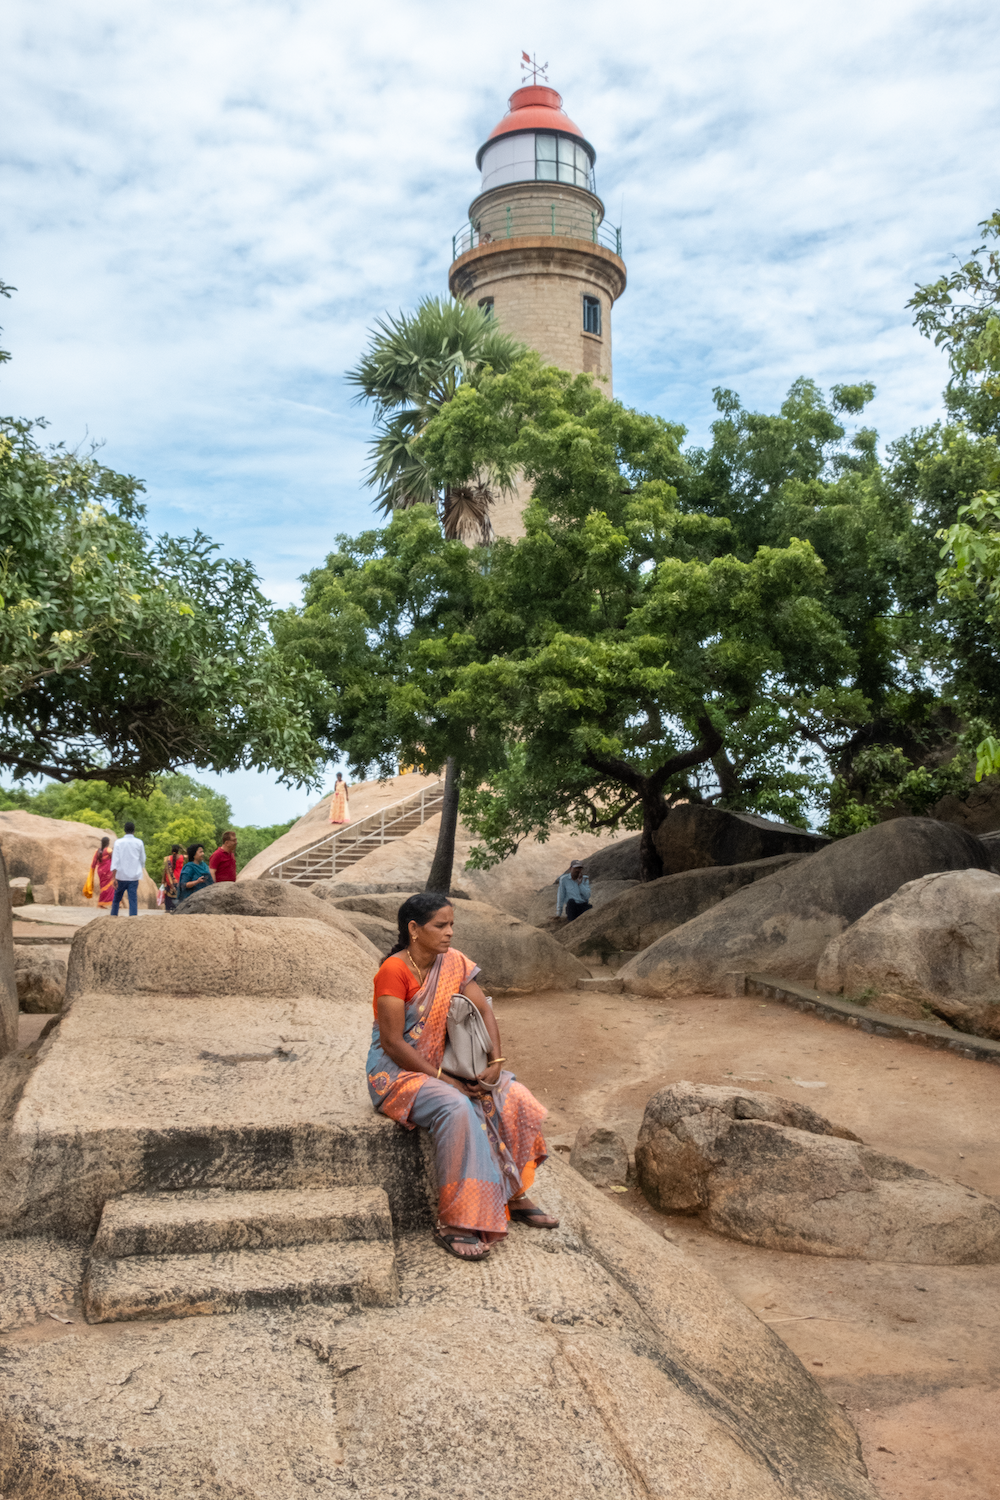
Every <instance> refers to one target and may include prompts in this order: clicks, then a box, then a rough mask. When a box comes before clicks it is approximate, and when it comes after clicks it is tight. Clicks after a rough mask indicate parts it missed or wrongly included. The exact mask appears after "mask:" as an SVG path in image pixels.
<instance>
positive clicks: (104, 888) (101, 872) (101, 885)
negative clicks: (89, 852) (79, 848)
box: [90, 836, 115, 907]
mask: <svg viewBox="0 0 1000 1500" xmlns="http://www.w3.org/2000/svg"><path fill="white" fill-rule="evenodd" d="M110 844H111V840H110V839H109V838H108V837H107V836H105V837H104V838H103V839H101V847H100V848H99V849H98V851H97V853H96V854H95V855H94V857H93V859H92V860H91V861H90V874H91V879H92V880H93V881H94V882H95V884H96V885H97V904H98V906H99V907H110V905H111V903H112V901H113V900H114V898H115V877H114V876H113V875H112V873H111V849H110V847H109V846H110Z"/></svg>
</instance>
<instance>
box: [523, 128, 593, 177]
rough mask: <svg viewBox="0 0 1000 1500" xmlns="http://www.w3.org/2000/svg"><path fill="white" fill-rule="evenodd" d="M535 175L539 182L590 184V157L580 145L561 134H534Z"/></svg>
mask: <svg viewBox="0 0 1000 1500" xmlns="http://www.w3.org/2000/svg"><path fill="white" fill-rule="evenodd" d="M535 177H536V179H537V180H538V181H539V182H570V183H572V184H573V186H574V187H582V188H585V187H589V186H590V157H589V156H588V155H587V153H586V151H585V150H584V149H583V147H582V146H578V145H577V144H576V142H575V141H571V140H568V139H566V137H565V136H561V135H536V136H535Z"/></svg>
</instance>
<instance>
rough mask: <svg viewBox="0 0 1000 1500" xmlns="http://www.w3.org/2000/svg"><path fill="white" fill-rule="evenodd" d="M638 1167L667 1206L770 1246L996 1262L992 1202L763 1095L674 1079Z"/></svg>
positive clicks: (998, 1216) (999, 1234)
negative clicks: (676, 1081)
mask: <svg viewBox="0 0 1000 1500" xmlns="http://www.w3.org/2000/svg"><path fill="white" fill-rule="evenodd" d="M635 1165H636V1174H637V1176H638V1179H639V1184H640V1186H641V1187H642V1190H643V1192H644V1193H645V1194H646V1197H647V1198H648V1199H649V1201H650V1202H651V1203H653V1204H654V1205H655V1206H656V1207H657V1208H659V1209H662V1210H663V1211H664V1212H668V1213H669V1212H680V1213H699V1214H700V1215H701V1216H702V1218H703V1219H704V1221H705V1222H706V1223H707V1224H708V1225H709V1226H710V1227H711V1228H712V1229H714V1230H715V1231H716V1232H717V1233H719V1234H726V1235H729V1236H731V1237H732V1238H733V1239H738V1240H743V1241H744V1242H745V1243H747V1244H751V1245H763V1246H765V1247H766V1248H767V1249H770V1250H791V1251H795V1252H797V1253H799V1254H807V1255H827V1256H849V1257H854V1258H857V1259H860V1260H887V1261H908V1262H911V1263H915V1264H918V1265H937V1266H941V1265H946V1266H947V1265H995V1264H997V1263H998V1262H1000V1204H998V1203H997V1202H996V1200H995V1199H993V1198H988V1197H987V1196H986V1195H985V1194H983V1193H977V1192H974V1191H973V1190H972V1189H971V1188H967V1187H965V1186H964V1185H963V1184H961V1183H958V1182H948V1181H945V1180H943V1179H941V1178H938V1177H932V1176H930V1174H929V1173H927V1172H923V1171H921V1170H920V1169H919V1168H918V1167H912V1166H910V1165H909V1163H907V1162H904V1161H900V1160H899V1159H898V1158H896V1157H892V1156H885V1155H884V1154H883V1153H882V1152H880V1151H874V1150H872V1149H871V1148H870V1147H868V1146H866V1145H865V1144H864V1143H863V1142H862V1141H860V1140H859V1139H858V1138H857V1136H854V1135H852V1134H851V1132H850V1131H848V1130H844V1129H841V1128H839V1127H837V1126H835V1125H831V1123H830V1121H829V1120H825V1119H824V1118H823V1117H822V1116H821V1115H817V1114H816V1113H815V1112H814V1111H813V1110H811V1109H807V1108H805V1106H803V1105H799V1104H796V1103H793V1102H792V1101H791V1100H787V1099H780V1098H777V1097H776V1096H774V1095H772V1094H762V1093H754V1092H747V1091H745V1090H741V1089H735V1088H714V1087H711V1086H709V1085H707V1084H692V1083H678V1084H674V1085H672V1086H671V1087H669V1088H665V1089H661V1090H660V1092H659V1093H658V1094H654V1095H653V1097H652V1099H650V1101H649V1103H648V1104H647V1106H646V1112H645V1115H644V1116H643V1121H642V1127H641V1129H640V1131H639V1140H638V1142H637V1144H636V1148H635Z"/></svg>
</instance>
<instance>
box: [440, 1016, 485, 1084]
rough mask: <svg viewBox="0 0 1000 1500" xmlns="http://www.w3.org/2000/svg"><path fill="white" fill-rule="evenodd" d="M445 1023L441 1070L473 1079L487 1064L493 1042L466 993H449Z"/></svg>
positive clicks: (459, 1076) (457, 1076)
mask: <svg viewBox="0 0 1000 1500" xmlns="http://www.w3.org/2000/svg"><path fill="white" fill-rule="evenodd" d="M447 1027H448V1041H447V1043H446V1045H445V1049H444V1061H443V1062H442V1064H441V1068H442V1071H443V1072H445V1073H452V1074H454V1076H455V1077H456V1078H464V1079H466V1080H468V1081H470V1082H471V1081H472V1080H473V1079H477V1078H478V1077H479V1075H480V1073H485V1072H486V1069H487V1068H488V1067H489V1065H490V1050H491V1048H492V1046H493V1043H492V1042H491V1041H490V1034H489V1032H488V1031H487V1030H486V1023H485V1021H484V1020H483V1018H482V1016H481V1015H480V1014H479V1011H478V1010H477V1009H476V1007H475V1006H474V1005H473V1003H472V1001H471V1000H470V999H469V997H468V995H452V997H451V1004H450V1005H449V1007H448V1022H447ZM484 1087H488V1085H484Z"/></svg>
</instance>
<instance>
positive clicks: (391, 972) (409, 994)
mask: <svg viewBox="0 0 1000 1500" xmlns="http://www.w3.org/2000/svg"><path fill="white" fill-rule="evenodd" d="M419 988H420V980H419V979H418V978H417V976H416V974H414V972H413V970H412V969H411V968H410V965H409V964H408V963H407V962H406V959H405V958H404V957H403V955H402V953H393V954H392V955H391V956H390V957H389V958H387V959H386V960H385V962H384V963H383V965H382V967H381V968H380V969H379V971H378V973H377V974H376V975H375V996H374V999H373V1001H372V1009H373V1010H374V1012H375V1019H376V1021H377V1020H378V997H379V995H397V996H398V997H399V999H400V1000H402V1001H403V1003H404V1005H408V1004H409V1002H410V1001H411V1000H412V999H413V997H414V995H415V994H416V993H417V991H418V990H419Z"/></svg>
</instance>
